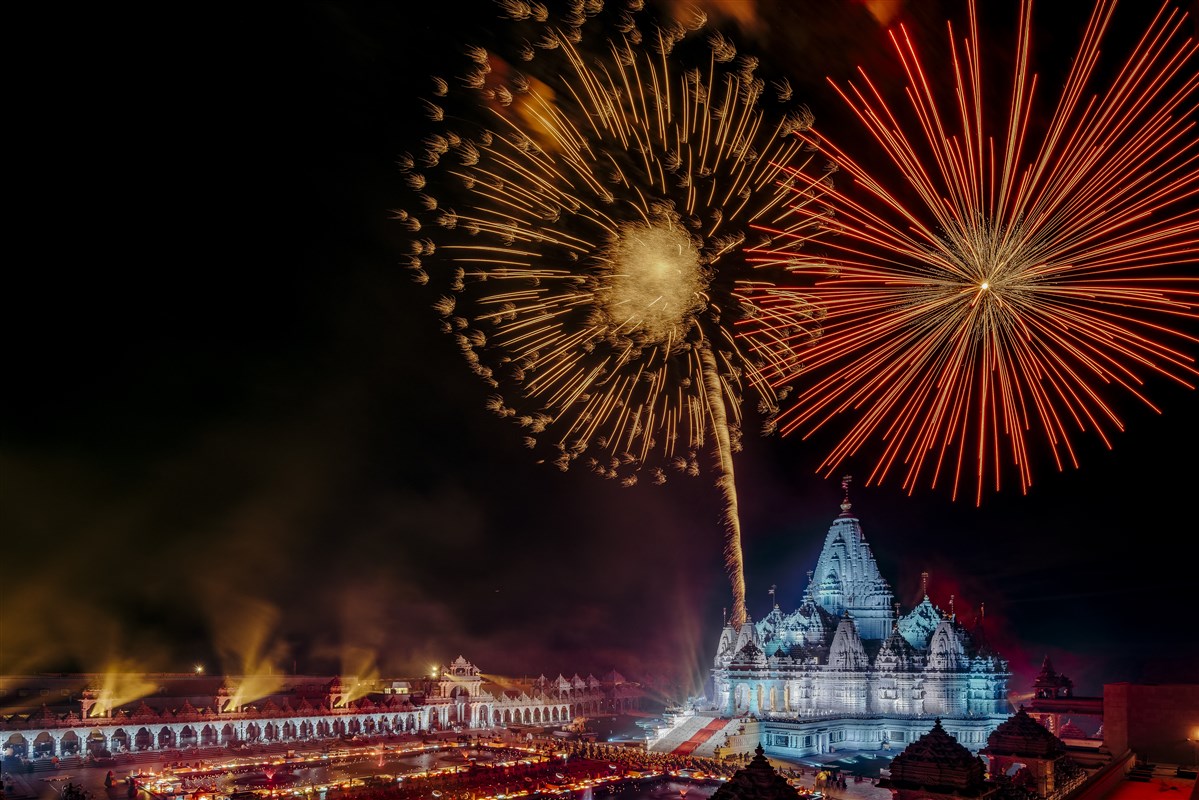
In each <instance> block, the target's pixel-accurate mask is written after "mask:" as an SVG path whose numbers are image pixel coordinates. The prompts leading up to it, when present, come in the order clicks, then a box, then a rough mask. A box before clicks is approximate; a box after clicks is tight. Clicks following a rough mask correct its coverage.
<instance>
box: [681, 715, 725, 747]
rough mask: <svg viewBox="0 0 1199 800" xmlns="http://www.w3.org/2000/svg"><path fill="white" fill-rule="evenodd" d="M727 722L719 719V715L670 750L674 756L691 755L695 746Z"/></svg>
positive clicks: (706, 739) (710, 736)
mask: <svg viewBox="0 0 1199 800" xmlns="http://www.w3.org/2000/svg"><path fill="white" fill-rule="evenodd" d="M727 722H728V720H727V719H721V718H720V717H717V718H716V719H714V720H712V721H711V722H709V723H708V724H707V725H705V726H703V727H702V728H700V729H699V731H698V732H697V733H696V734H695V735H694V736H692V737H691V738H690V739H688V740H687V741H685V742H683V743H682V744H681V745H679V746H678V747H676V748H675V749H674V750H673V751H672V753H673V755H676V756H689V755H691V754H692V753H694V752H695V749H696V748H697V747H699V746H700V745H701V744H703V743H704V742H706V741H708V739H710V738H712V734H714V733H716V731H718V730H720V729H721V728H723V727H724V726H725V723H727Z"/></svg>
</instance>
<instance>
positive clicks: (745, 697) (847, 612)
mask: <svg viewBox="0 0 1199 800" xmlns="http://www.w3.org/2000/svg"><path fill="white" fill-rule="evenodd" d="M842 486H843V487H845V489H846V494H845V498H844V500H843V502H842V503H841V513H840V514H839V515H838V516H837V518H836V519H835V520H833V524H832V526H830V527H829V530H828V535H827V536H826V537H825V540H824V547H823V549H822V550H821V553H820V557H819V559H818V560H817V562H816V569H815V570H814V571H812V572H809V573H808V583H807V587H806V588H805V589H804V592H803V596H802V600H801V601H800V604H799V607H798V608H796V609H795V610H793V611H790V612H784V611H783V610H782V609H781V608H780V607H779V606H778V604H777V603H776V604H775V605H774V608H772V609H771V610H770V613H769V614H767V615H766V616H765V617H764V618H763V619H761V620H759V621H757V622H754V621H752V620H750V621H747V622H746V623H745V624H744V625H742V626H741V627H740V629H739V630H738V629H736V628H734V626H733V625H732V624H731V623H729V622H727V621H726V623H725V626H724V629H723V630H722V631H721V633H720V639H719V641H718V643H717V648H716V658H715V664H714V667H713V669H712V689H711V696H710V697H702V698H694V699H692V700H690V701H689V702H688V703H687V705H686V707H684V708H682V709H679V710H678V711H677V713H672V714H668V715H667V719H666V724H665V725H664V726H662V727H660V728H658V729H656V730H653V731H651V732H650V733H649V736H648V743H649V747H650V748H651V749H653V750H657V751H660V752H675V753H681V754H683V753H694V754H696V755H700V756H705V755H707V756H710V755H723V754H726V753H729V752H736V753H743V752H749V751H751V750H753V749H754V747H755V746H756V745H758V744H759V743H760V744H761V745H762V746H763V748H765V750H766V752H767V753H770V754H771V755H777V756H781V757H797V756H806V755H813V754H817V753H826V752H829V751H831V750H834V749H836V750H840V749H895V750H902V749H903V748H904V747H905V746H906V745H907V743H909V742H913V741H916V740H917V739H918V738H919V737H920V736H921V735H923V734H925V733H928V731H929V730H930V729H931V728H932V726H933V723H934V721H935V720H936V719H940V720H941V724H942V726H943V727H944V729H945V730H946V731H947V732H948V733H950V734H952V735H953V736H954V738H956V739H957V741H959V742H961V743H962V744H963V745H964V746H966V747H968V748H970V749H971V750H972V751H977V750H978V749H979V748H981V747H983V746H984V745H986V743H987V736H988V734H990V733H991V732H992V731H993V730H995V728H996V727H997V726H998V725H999V724H1000V723H1002V722H1003V721H1004V720H1006V719H1007V718H1008V717H1009V716H1010V714H1011V706H1010V704H1009V703H1008V699H1007V684H1008V677H1009V672H1008V663H1007V661H1006V660H1004V659H1003V658H1001V657H1000V656H998V655H997V654H995V653H994V652H992V651H991V650H990V649H989V648H988V647H987V645H986V642H985V640H984V639H983V637H982V632H981V629H980V628H976V629H974V630H969V629H967V627H966V626H964V625H963V624H962V623H961V622H959V621H958V619H957V618H956V615H955V614H954V613H952V609H951V611H950V612H949V613H945V612H943V611H942V610H940V609H938V608H937V607H936V606H934V605H933V603H932V602H931V601H930V600H929V598H928V595H927V593H925V595H924V598H923V599H922V600H921V601H920V602H919V603H918V604H917V605H916V606H915V608H912V609H911V610H909V611H908V612H907V613H906V614H901V613H900V609H899V605H898V604H897V603H895V599H894V595H893V593H892V591H891V587H890V585H889V584H888V583H887V581H886V580H885V579H884V578H883V577H882V575H881V574H880V573H879V570H878V564H877V563H876V562H875V558H874V554H873V553H872V552H871V550H870V545H869V544H867V542H866V538H865V536H864V534H863V533H862V526H861V523H860V522H859V520H858V518H857V516H856V515H855V514H854V513H853V510H852V504H851V503H850V502H849V494H848V479H846V481H844V482H843V484H842ZM772 593H773V590H772Z"/></svg>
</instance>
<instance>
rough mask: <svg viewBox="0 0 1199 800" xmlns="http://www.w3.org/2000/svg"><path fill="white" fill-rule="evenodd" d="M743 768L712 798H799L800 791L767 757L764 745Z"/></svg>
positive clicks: (736, 799) (781, 799)
mask: <svg viewBox="0 0 1199 800" xmlns="http://www.w3.org/2000/svg"><path fill="white" fill-rule="evenodd" d="M754 753H755V755H754V757H753V758H752V759H750V762H749V764H747V765H746V766H745V767H743V768H742V769H739V770H737V772H736V773H734V774H733V777H731V778H729V779H728V780H727V781H726V782H725V783H724V784H722V785H721V786H720V788H719V789H717V790H716V791H715V792H714V793H713V794H712V797H711V800H799V792H797V791H796V790H795V787H794V786H792V785H791V784H790V783H788V782H787V779H786V778H784V777H783V776H782V775H779V774H778V772H777V771H776V770H775V768H774V767H772V766H770V762H769V761H768V760H767V759H766V754H765V751H763V750H762V745H758V747H757V749H756V750H755V751H754Z"/></svg>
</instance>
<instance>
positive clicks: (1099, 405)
mask: <svg viewBox="0 0 1199 800" xmlns="http://www.w3.org/2000/svg"><path fill="white" fill-rule="evenodd" d="M1113 9H1114V3H1113V2H1109V1H1108V0H1103V1H1102V2H1099V3H1097V4H1096V6H1095V8H1094V10H1093V13H1092V16H1091V17H1090V19H1089V21H1088V24H1087V28H1086V31H1085V33H1084V35H1083V39H1082V43H1081V45H1080V48H1079V52H1078V54H1077V57H1076V58H1075V59H1074V61H1073V62H1072V64H1071V67H1070V70H1069V73H1068V75H1067V76H1066V79H1065V83H1064V86H1063V89H1062V93H1061V95H1060V97H1059V99H1058V101H1057V104H1056V106H1055V107H1054V109H1053V113H1052V116H1051V117H1050V118H1049V120H1048V122H1047V124H1046V125H1045V127H1044V130H1043V133H1038V132H1037V125H1036V118H1035V116H1034V113H1033V112H1034V102H1033V101H1034V97H1035V95H1036V90H1037V79H1036V76H1035V75H1034V74H1032V73H1031V71H1030V56H1029V52H1030V49H1031V41H1032V29H1031V16H1032V9H1031V3H1030V2H1028V1H1027V0H1023V1H1022V2H1021V4H1020V18H1019V27H1018V29H1019V33H1018V41H1017V47H1016V69H1015V76H1014V80H1013V83H1012V87H1011V93H1010V96H1009V105H1008V116H1007V121H1006V123H1005V124H1003V125H1002V126H1001V127H999V128H998V133H997V138H998V141H996V136H995V135H993V134H992V133H991V131H990V129H989V128H988V125H987V123H986V119H987V117H986V115H985V114H984V102H983V97H984V95H985V94H986V93H987V86H986V84H985V83H984V78H983V74H982V72H983V67H984V64H983V58H982V55H981V53H980V47H979V28H978V24H977V14H976V9H975V5H974V3H973V2H971V3H970V5H969V35H968V36H967V37H966V38H965V40H964V41H962V42H958V41H957V40H956V39H955V37H954V33H953V28H952V25H950V26H949V28H948V29H949V39H950V44H951V47H952V56H951V64H950V71H949V72H948V74H950V75H952V78H953V80H954V83H955V94H954V100H953V101H952V105H951V104H950V103H944V104H943V103H942V102H941V101H939V100H938V92H937V90H936V88H935V85H934V81H933V80H932V79H930V77H929V75H930V73H929V72H928V71H926V68H925V65H924V64H923V63H922V62H921V60H920V58H919V55H918V52H917V48H916V45H915V44H914V43H913V41H912V39H911V37H910V36H909V35H908V32H907V31H906V30H905V29H904V28H903V27H902V26H900V28H899V29H898V31H897V32H892V34H891V40H892V44H893V47H894V50H895V53H896V55H897V58H898V61H899V64H900V66H901V67H902V69H903V71H904V76H905V78H906V81H907V90H906V101H907V107H906V110H907V113H909V114H910V117H908V116H904V115H903V114H902V113H901V112H902V111H903V109H902V108H901V109H899V110H896V109H895V108H893V107H892V106H891V105H889V104H888V102H887V101H886V99H884V97H883V94H882V92H880V90H879V89H878V88H877V87H876V86H875V84H874V83H873V82H872V81H871V80H870V78H869V76H867V75H866V74H865V72H863V71H861V70H859V73H860V78H861V80H860V82H859V83H853V82H851V83H849V84H848V85H847V86H846V87H844V88H842V87H840V86H837V85H836V84H835V83H834V84H833V85H834V88H835V89H836V91H837V93H838V94H839V95H840V97H841V98H842V100H843V101H844V102H845V103H846V104H847V106H848V107H849V108H850V109H852V111H853V113H854V114H855V115H856V117H857V119H858V121H859V122H860V123H861V125H862V126H863V127H864V128H865V129H866V130H867V131H868V132H869V133H870V134H871V136H872V137H873V143H874V144H876V145H877V146H878V148H879V150H880V152H881V154H882V155H883V156H885V161H886V162H889V164H888V169H894V170H895V171H897V172H898V174H899V175H900V177H901V180H900V182H899V184H898V187H899V189H900V190H901V191H899V192H893V191H891V190H890V189H889V188H888V180H887V178H885V177H880V176H879V175H878V174H877V173H876V172H872V171H871V170H869V169H867V168H866V167H864V166H862V165H861V164H860V163H859V162H858V161H857V160H855V159H854V157H852V156H851V155H849V154H848V153H847V152H846V151H845V150H843V149H842V148H841V147H839V146H838V145H837V144H835V143H834V142H833V141H832V139H830V138H829V137H828V136H826V135H823V134H822V133H820V132H818V131H816V130H811V131H808V132H801V134H800V136H801V137H802V138H804V139H805V140H806V141H808V142H809V143H810V144H811V145H812V146H813V147H815V148H816V149H818V150H819V151H820V152H822V153H824V154H825V155H826V156H828V158H829V159H830V160H831V161H832V162H834V163H835V164H836V165H837V167H838V168H839V169H840V170H842V171H843V172H845V173H847V174H848V175H849V177H850V179H851V182H850V185H849V186H847V187H837V188H831V189H829V190H828V191H827V192H826V193H825V194H824V196H823V197H822V200H823V202H825V203H827V205H828V207H829V209H830V210H831V211H832V215H831V218H830V219H831V221H830V222H829V225H830V228H831V229H832V230H833V231H834V232H835V233H837V234H839V236H837V237H833V238H831V239H829V240H828V241H827V242H825V244H826V248H825V251H824V252H821V253H820V254H819V255H820V256H821V257H824V258H825V259H826V266H827V269H828V270H829V277H828V278H827V279H823V280H821V281H819V282H818V284H817V285H816V286H815V287H814V289H813V292H812V293H811V294H810V295H808V296H807V297H806V298H805V299H806V300H808V301H810V302H816V303H817V304H818V305H820V306H821V308H822V310H823V311H824V312H825V313H826V314H827V316H826V317H825V318H824V320H823V331H822V337H821V338H820V339H819V341H818V342H817V343H816V344H815V345H814V347H813V348H812V349H810V350H808V351H807V352H806V353H805V366H806V368H807V370H808V372H807V373H806V376H807V377H806V379H805V381H804V383H803V386H802V390H801V391H800V392H798V393H797V395H796V396H795V400H794V404H793V405H792V406H791V407H789V408H788V409H786V410H785V411H784V412H783V413H782V414H781V415H780V417H779V424H780V426H781V428H782V430H783V432H784V434H788V433H792V432H796V431H801V432H802V434H803V435H804V437H805V438H806V437H808V436H811V435H812V434H813V433H814V432H815V431H816V430H817V429H820V428H821V427H823V426H826V425H830V424H838V423H839V422H840V419H839V418H844V419H845V420H848V422H847V427H846V430H845V432H844V433H843V434H842V438H841V439H840V441H839V442H838V443H837V444H836V445H835V446H834V447H833V449H832V451H831V452H830V453H829V455H828V457H827V458H826V460H825V461H824V463H823V464H822V465H821V471H822V472H827V473H832V472H833V471H834V470H835V469H837V468H838V465H839V463H840V462H842V461H844V460H845V459H847V458H849V457H850V456H852V455H854V454H855V453H857V452H858V451H859V450H861V449H864V448H866V447H867V446H869V445H872V444H873V443H874V442H876V441H877V442H879V443H881V454H880V455H879V456H878V460H877V462H876V466H875V468H874V471H873V473H872V474H871V475H870V478H869V481H873V482H875V483H881V482H882V481H883V479H884V478H885V477H886V476H887V474H888V473H889V472H890V471H892V470H900V471H902V473H903V478H902V481H903V486H904V488H905V489H907V491H908V492H909V493H911V492H912V491H913V490H914V488H915V487H916V486H917V484H919V483H922V482H924V481H926V480H931V484H932V485H933V486H936V485H937V482H938V481H939V480H940V479H941V477H942V476H943V475H948V476H950V477H951V478H952V489H953V495H954V497H955V498H956V496H957V494H958V491H959V489H961V488H962V483H963V480H964V479H965V478H966V476H967V475H968V474H969V472H970V471H974V472H975V473H976V476H977V484H976V489H975V502H976V503H981V501H982V496H983V493H984V488H985V487H987V486H988V485H989V486H990V487H991V488H992V489H993V490H995V491H998V490H999V488H1000V478H1001V474H1003V473H1005V472H1006V471H1007V470H1009V469H1014V470H1015V472H1016V474H1017V479H1018V481H1019V484H1020V486H1021V489H1022V490H1023V491H1027V489H1028V487H1029V486H1030V484H1031V482H1032V464H1033V462H1034V460H1035V458H1036V456H1037V454H1038V452H1039V448H1046V449H1048V450H1049V452H1050V453H1051V455H1052V459H1053V461H1054V463H1055V465H1056V466H1057V468H1058V469H1059V470H1061V469H1063V468H1064V467H1065V465H1066V464H1070V465H1072V466H1074V467H1077V466H1078V460H1077V454H1076V446H1075V439H1074V437H1076V436H1077V435H1078V434H1080V433H1085V432H1094V433H1095V434H1097V435H1098V436H1099V437H1100V439H1101V440H1102V442H1103V443H1104V444H1105V445H1107V446H1108V447H1110V446H1111V443H1110V439H1109V433H1110V432H1111V431H1113V430H1116V431H1118V430H1122V429H1123V423H1122V422H1121V421H1120V418H1119V416H1118V415H1117V413H1116V410H1115V408H1114V406H1113V403H1112V399H1111V398H1110V397H1109V395H1111V394H1112V393H1113V392H1116V393H1119V392H1128V393H1131V394H1132V395H1133V396H1134V397H1136V398H1138V399H1139V400H1141V401H1144V402H1145V403H1148V404H1149V405H1150V406H1151V407H1152V403H1151V402H1150V400H1149V399H1148V397H1147V396H1146V393H1145V392H1144V391H1143V390H1142V387H1143V384H1144V382H1145V379H1146V378H1147V377H1150V376H1153V375H1158V376H1165V377H1167V378H1169V379H1172V380H1175V381H1177V382H1179V383H1181V384H1183V385H1184V386H1188V387H1191V386H1192V380H1193V378H1194V377H1195V376H1196V375H1197V374H1199V373H1197V371H1196V369H1195V367H1194V358H1193V353H1194V344H1195V342H1196V341H1197V340H1196V338H1195V336H1194V335H1193V329H1192V328H1190V326H1192V325H1193V323H1194V320H1195V319H1196V318H1197V315H1196V312H1195V302H1196V299H1197V297H1199V294H1197V292H1196V290H1195V285H1196V278H1195V277H1194V262H1195V256H1196V253H1197V252H1199V236H1197V234H1199V210H1197V209H1199V204H1197V203H1196V196H1197V195H1199V138H1197V137H1196V127H1195V122H1194V116H1195V112H1196V99H1195V95H1196V88H1197V85H1199V77H1197V75H1199V71H1197V70H1196V58H1195V54H1196V45H1195V42H1194V41H1193V40H1192V39H1188V38H1187V37H1186V36H1185V35H1184V30H1185V24H1186V20H1185V15H1184V14H1182V13H1180V12H1178V11H1177V10H1173V9H1171V8H1170V7H1169V5H1166V6H1163V7H1162V9H1161V11H1159V13H1158V14H1157V16H1156V17H1155V18H1154V20H1153V21H1152V23H1151V24H1150V25H1149V26H1148V28H1147V30H1146V32H1145V34H1144V35H1143V36H1142V37H1141V39H1140V40H1139V42H1138V43H1137V44H1136V45H1135V47H1134V48H1133V49H1132V52H1131V55H1130V56H1129V57H1128V58H1127V60H1126V61H1125V62H1124V63H1123V65H1122V66H1121V67H1120V68H1119V69H1118V70H1117V72H1116V74H1115V77H1114V78H1113V79H1112V81H1111V83H1110V85H1109V87H1108V88H1107V89H1106V91H1102V92H1099V93H1097V94H1091V93H1093V92H1094V90H1093V89H1091V88H1090V87H1091V84H1092V83H1093V82H1094V80H1095V75H1096V74H1097V73H1098V69H1099V64H1100V61H1101V59H1100V43H1101V41H1102V40H1103V38H1104V33H1105V31H1106V29H1107V28H1108V26H1109V24H1110V23H1111V20H1112V16H1113ZM933 74H937V73H933ZM830 83H832V82H831V81H830ZM948 108H952V110H951V111H950V110H947V109H948ZM1030 151H1031V152H1030ZM908 196H911V197H913V198H914V202H908V201H906V200H905V199H904V198H905V197H908ZM813 213H814V209H813V207H812V206H811V205H810V204H806V203H805V204H802V205H800V206H799V207H798V208H797V209H796V210H795V214H796V215H797V216H799V217H801V218H804V219H808V220H810V221H815V220H814V218H813V216H812V215H813ZM766 230H768V231H769V232H770V233H772V234H775V235H777V236H778V237H779V239H780V240H782V239H784V238H785V236H786V234H785V232H783V231H781V230H779V229H777V228H770V227H766ZM786 255H788V248H787V247H786V245H785V244H782V245H781V246H778V247H775V248H764V249H763V250H762V252H761V253H760V254H759V257H760V258H761V259H763V260H764V261H767V260H771V259H777V258H780V257H785V256H786ZM799 262H800V264H801V267H802V266H811V262H810V261H808V260H807V259H805V258H800V259H799ZM787 379H788V380H789V378H787ZM834 421H836V422H834ZM869 481H868V482H869Z"/></svg>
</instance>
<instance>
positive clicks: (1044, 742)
mask: <svg viewBox="0 0 1199 800" xmlns="http://www.w3.org/2000/svg"><path fill="white" fill-rule="evenodd" d="M979 752H980V753H983V754H985V755H991V756H1020V757H1021V758H1045V759H1053V758H1057V757H1058V756H1063V755H1065V754H1066V745H1065V744H1063V743H1062V740H1061V739H1059V738H1057V737H1056V736H1054V735H1053V734H1052V733H1050V732H1049V729H1048V728H1046V727H1045V726H1044V725H1042V724H1041V723H1039V722H1037V721H1036V720H1035V719H1033V718H1032V717H1030V716H1029V715H1028V712H1027V711H1025V710H1024V709H1023V708H1021V709H1020V710H1019V711H1017V712H1016V713H1015V714H1013V715H1012V716H1011V717H1009V718H1008V719H1007V721H1005V722H1002V723H1000V725H999V727H997V728H996V729H995V730H994V731H992V732H991V735H990V736H988V737H987V746H986V747H984V748H983V749H982V750H980V751H979Z"/></svg>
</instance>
